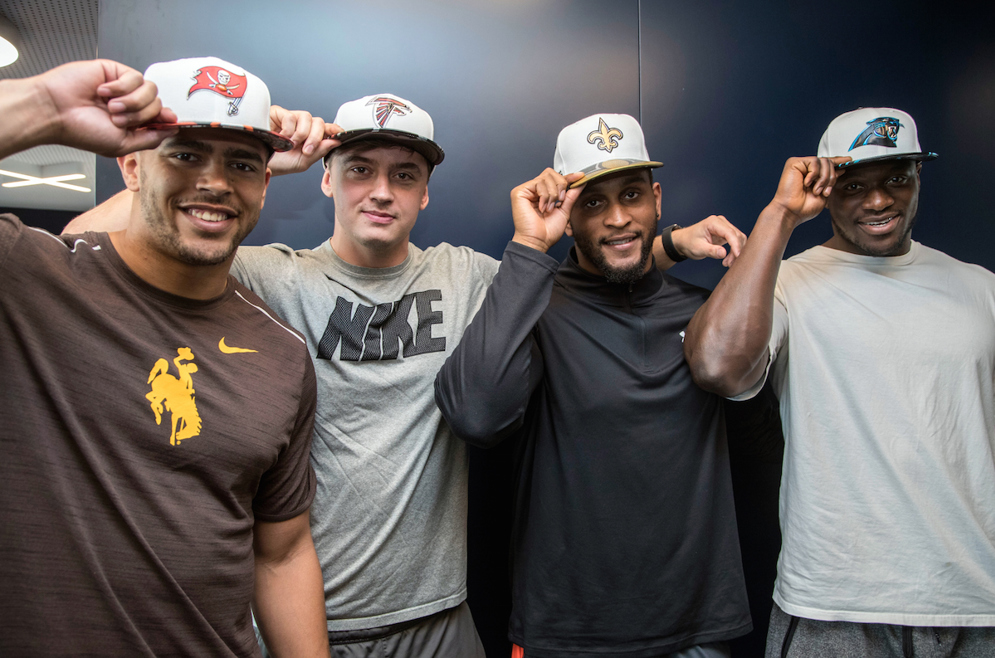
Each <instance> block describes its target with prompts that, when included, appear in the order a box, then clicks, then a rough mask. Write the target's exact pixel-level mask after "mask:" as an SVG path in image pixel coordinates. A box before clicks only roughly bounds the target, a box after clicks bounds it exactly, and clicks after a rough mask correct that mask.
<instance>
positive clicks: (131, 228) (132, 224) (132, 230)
mask: <svg viewBox="0 0 995 658" xmlns="http://www.w3.org/2000/svg"><path fill="white" fill-rule="evenodd" d="M135 197H136V199H135V203H134V204H133V206H132V213H131V220H130V221H129V222H128V226H127V228H125V229H124V230H121V231H115V232H112V233H108V234H107V235H108V237H110V240H111V244H113V245H114V249H115V250H116V251H117V253H118V255H119V256H120V257H121V260H123V261H124V264H125V265H127V266H128V269H130V270H131V271H132V272H134V273H135V274H136V275H138V277H139V278H140V279H142V280H143V281H145V283H148V284H149V285H151V286H154V287H156V288H158V289H159V290H164V291H165V292H168V293H171V294H173V295H177V296H179V297H186V298H188V299H198V300H206V299H212V298H214V297H217V296H218V295H220V294H222V293H223V292H224V291H225V288H226V287H227V285H228V270H229V269H230V268H231V263H232V261H233V260H234V259H235V255H234V254H232V255H231V256H230V257H229V258H227V259H226V260H224V261H223V262H221V263H218V264H216V265H192V264H190V263H184V262H183V261H180V260H177V259H176V258H174V257H172V256H170V255H168V254H164V253H162V252H161V251H159V250H157V249H155V248H154V247H153V246H152V244H151V243H150V241H148V240H145V239H143V229H144V228H145V222H144V220H143V219H142V217H141V215H140V212H141V211H140V209H139V208H137V207H136V206H138V205H139V204H138V200H137V197H138V195H135Z"/></svg>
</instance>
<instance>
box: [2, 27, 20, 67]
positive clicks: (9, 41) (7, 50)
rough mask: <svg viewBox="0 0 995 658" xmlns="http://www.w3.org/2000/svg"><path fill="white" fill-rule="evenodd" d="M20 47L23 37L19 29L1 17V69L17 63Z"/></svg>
mask: <svg viewBox="0 0 995 658" xmlns="http://www.w3.org/2000/svg"><path fill="white" fill-rule="evenodd" d="M20 45H21V35H20V34H19V33H18V31H17V28H16V27H14V24H13V23H11V22H10V21H8V20H7V19H6V18H4V17H3V16H2V15H0V67H3V66H9V65H11V64H13V63H14V62H16V61H17V58H18V56H19V53H18V52H17V51H18V47H19V46H20Z"/></svg>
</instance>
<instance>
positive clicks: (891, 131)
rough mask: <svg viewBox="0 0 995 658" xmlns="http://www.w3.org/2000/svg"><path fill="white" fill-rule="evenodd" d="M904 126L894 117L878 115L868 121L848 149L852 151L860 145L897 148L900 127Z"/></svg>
mask: <svg viewBox="0 0 995 658" xmlns="http://www.w3.org/2000/svg"><path fill="white" fill-rule="evenodd" d="M901 127H902V124H901V122H899V120H898V119H896V118H894V117H878V118H877V119H874V120H873V121H868V122H867V127H866V128H864V131H863V132H862V133H860V134H859V135H857V139H855V140H853V144H850V148H849V149H847V150H848V151H852V150H853V149H855V148H857V147H858V146H887V147H888V148H897V147H898V144H896V143H895V140H896V139H898V129H899V128H901Z"/></svg>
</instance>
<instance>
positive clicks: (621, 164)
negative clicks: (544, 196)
mask: <svg viewBox="0 0 995 658" xmlns="http://www.w3.org/2000/svg"><path fill="white" fill-rule="evenodd" d="M616 163H617V164H616ZM662 166H663V163H662V162H655V161H653V160H621V159H619V160H608V161H606V162H599V163H598V164H596V165H592V166H590V167H585V168H584V169H581V170H580V173H582V174H584V177H583V178H581V179H580V180H579V181H575V182H573V183H571V184H570V188H571V189H573V188H575V187H579V186H581V185H585V184H586V183H590V182H591V181H592V180H595V179H596V178H601V177H602V176H607V175H608V174H614V173H617V172H619V171H625V170H626V169H656V168H657V167H662ZM566 173H571V172H566Z"/></svg>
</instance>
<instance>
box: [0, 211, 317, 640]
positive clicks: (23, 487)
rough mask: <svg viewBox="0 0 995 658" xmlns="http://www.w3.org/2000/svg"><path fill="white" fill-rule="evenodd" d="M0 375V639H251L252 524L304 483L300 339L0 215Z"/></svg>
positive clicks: (242, 291)
mask: <svg viewBox="0 0 995 658" xmlns="http://www.w3.org/2000/svg"><path fill="white" fill-rule="evenodd" d="M0 373H2V375H0V377H2V382H3V383H2V392H0V588H2V594H3V595H2V596H0V655H31V656H47V655H90V654H100V655H119V656H124V655H129V656H131V655H153V654H154V655H159V656H163V655H177V656H180V655H182V656H191V655H204V656H208V655H209V656H250V655H258V648H257V647H256V643H255V638H254V635H253V630H252V625H251V618H250V613H249V601H250V597H251V594H252V588H253V566H254V558H253V551H252V530H253V524H254V523H255V522H256V521H257V520H259V521H281V520H286V519H289V518H292V517H294V516H297V515H299V514H301V513H303V512H305V511H306V510H307V509H308V507H309V505H310V503H311V499H312V497H313V496H314V490H315V479H314V473H313V470H312V469H311V467H310V464H309V458H308V457H309V450H310V444H311V429H312V423H313V414H314V405H315V382H314V370H313V366H312V364H311V359H310V357H309V355H308V352H307V348H306V345H305V344H304V341H303V338H302V337H301V336H300V335H299V334H298V333H297V332H296V331H294V330H293V329H291V328H290V327H289V326H288V325H286V324H285V323H284V322H283V321H282V320H280V319H279V318H278V317H277V316H276V314H275V313H273V312H272V311H271V310H270V309H268V308H267V307H266V306H265V304H263V302H262V301H261V300H260V299H259V298H258V297H256V296H255V295H254V294H253V293H252V292H250V291H249V290H248V289H246V288H244V287H243V286H241V285H239V284H238V283H236V282H235V281H234V279H231V278H230V279H229V284H228V288H227V289H226V291H225V293H224V294H222V295H221V296H220V297H217V298H215V299H211V300H207V301H195V300H189V299H185V298H181V297H177V296H175V295H171V294H169V293H166V292H163V291H161V290H158V289H156V288H154V287H152V286H149V285H148V284H146V283H145V282H144V281H142V280H141V279H139V278H138V277H137V276H136V275H135V274H134V273H132V272H131V271H130V270H129V269H128V268H127V267H126V266H125V265H124V263H123V262H122V260H121V259H120V257H119V256H118V255H117V253H116V252H115V251H114V248H113V246H112V245H111V242H110V240H109V239H108V237H107V235H106V234H93V233H87V234H84V235H81V236H67V237H64V238H63V237H56V236H53V235H51V234H49V233H46V232H44V231H39V230H37V229H31V228H28V227H25V226H24V225H23V224H21V222H20V221H18V220H17V219H15V218H13V217H11V216H9V215H6V216H4V215H0Z"/></svg>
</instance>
